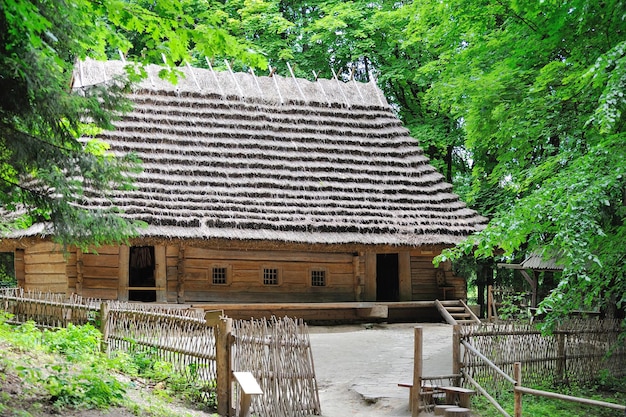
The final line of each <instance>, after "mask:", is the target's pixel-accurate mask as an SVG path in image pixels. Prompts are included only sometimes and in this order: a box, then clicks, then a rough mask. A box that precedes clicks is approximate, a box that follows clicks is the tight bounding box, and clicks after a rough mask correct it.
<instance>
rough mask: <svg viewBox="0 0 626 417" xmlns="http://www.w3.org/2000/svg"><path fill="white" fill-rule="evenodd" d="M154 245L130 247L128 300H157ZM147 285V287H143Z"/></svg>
mask: <svg viewBox="0 0 626 417" xmlns="http://www.w3.org/2000/svg"><path fill="white" fill-rule="evenodd" d="M155 264H156V263H155V260H154V246H133V247H131V248H130V256H129V265H128V287H129V288H128V300H129V301H143V302H154V301H156V280H155V273H154V272H155ZM143 287H146V289H145V290H144V289H142V288H143Z"/></svg>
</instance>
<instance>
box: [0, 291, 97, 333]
mask: <svg viewBox="0 0 626 417" xmlns="http://www.w3.org/2000/svg"><path fill="white" fill-rule="evenodd" d="M0 310H3V311H6V312H8V313H10V314H11V316H12V317H11V318H10V319H9V320H7V322H8V323H13V324H20V323H25V322H27V321H29V320H32V321H34V322H35V323H36V324H37V326H39V327H42V328H58V327H66V326H67V324H68V323H73V324H76V325H82V324H86V323H90V322H91V323H93V322H95V321H96V319H97V317H98V315H99V312H100V301H98V300H93V299H89V298H82V297H80V296H77V295H73V296H71V297H69V298H68V297H66V296H65V295H64V294H54V293H45V292H41V291H25V290H24V289H22V288H1V289H0Z"/></svg>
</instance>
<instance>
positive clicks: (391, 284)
mask: <svg viewBox="0 0 626 417" xmlns="http://www.w3.org/2000/svg"><path fill="white" fill-rule="evenodd" d="M376 301H400V276H399V274H398V254H397V253H383V254H378V255H376Z"/></svg>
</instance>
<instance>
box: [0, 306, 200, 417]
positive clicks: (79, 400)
mask: <svg viewBox="0 0 626 417" xmlns="http://www.w3.org/2000/svg"><path fill="white" fill-rule="evenodd" d="M7 317H9V316H8V315H7V314H5V313H2V312H0V415H2V416H15V417H18V416H23V417H30V416H47V415H62V414H63V413H64V412H65V411H67V410H107V409H109V408H111V407H116V408H117V409H116V412H115V414H116V415H120V413H121V411H120V409H123V411H124V412H125V413H127V415H128V416H133V415H142V416H144V415H145V416H153V417H177V416H189V415H191V414H190V413H189V412H186V411H184V409H183V408H182V407H178V406H176V407H174V404H176V405H178V404H179V403H185V404H188V405H189V406H190V408H194V407H195V408H197V407H198V406H199V404H198V403H195V404H191V401H186V402H185V401H184V400H183V399H186V400H189V399H194V398H197V393H196V392H194V388H195V387H194V386H193V385H191V384H189V383H185V382H184V381H183V380H182V379H181V377H180V376H178V375H177V373H176V372H174V370H173V369H172V367H171V365H170V364H168V363H164V362H159V361H155V360H153V359H151V358H150V356H149V355H147V354H146V352H140V351H138V352H136V354H124V353H120V354H118V355H115V356H114V357H111V358H109V357H108V356H107V355H104V354H102V353H101V352H100V342H101V333H100V332H99V330H98V329H96V328H94V327H93V326H91V325H89V324H88V325H84V326H74V325H71V324H70V325H69V326H68V327H67V328H64V329H58V330H54V331H51V330H40V329H38V328H37V327H36V326H35V325H34V323H32V322H28V323H25V324H22V325H19V326H13V325H9V324H8V323H6V320H7ZM138 385H141V386H138ZM148 386H150V387H152V388H153V389H151V390H146V387H148ZM146 391H149V393H148V394H146ZM139 393H141V394H139ZM131 394H132V395H131ZM131 397H132V398H131ZM89 415H90V416H99V414H97V413H95V412H94V413H91V414H89Z"/></svg>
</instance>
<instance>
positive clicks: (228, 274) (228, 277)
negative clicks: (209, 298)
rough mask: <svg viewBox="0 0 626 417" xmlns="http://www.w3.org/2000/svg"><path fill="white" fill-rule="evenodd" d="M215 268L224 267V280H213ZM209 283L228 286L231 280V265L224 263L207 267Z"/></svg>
mask: <svg viewBox="0 0 626 417" xmlns="http://www.w3.org/2000/svg"><path fill="white" fill-rule="evenodd" d="M216 269H224V271H225V273H226V282H215V281H214V279H213V278H214V277H213V273H214V270H216ZM208 272H209V277H208V278H209V283H210V284H211V285H215V286H219V287H223V286H228V285H230V284H231V282H232V275H233V274H232V266H231V265H224V264H213V265H211V266H210V267H209V271H208Z"/></svg>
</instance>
